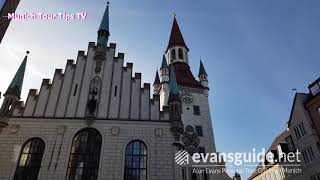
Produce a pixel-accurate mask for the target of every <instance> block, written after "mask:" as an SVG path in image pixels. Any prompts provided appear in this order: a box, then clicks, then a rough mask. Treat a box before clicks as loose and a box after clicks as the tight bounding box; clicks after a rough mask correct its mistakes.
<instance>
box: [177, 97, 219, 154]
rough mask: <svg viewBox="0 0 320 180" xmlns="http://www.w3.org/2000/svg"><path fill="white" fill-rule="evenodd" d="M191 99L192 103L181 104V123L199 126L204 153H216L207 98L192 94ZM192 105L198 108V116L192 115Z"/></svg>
mask: <svg viewBox="0 0 320 180" xmlns="http://www.w3.org/2000/svg"><path fill="white" fill-rule="evenodd" d="M192 97H193V102H192V103H189V104H187V103H184V102H183V103H182V116H181V118H182V121H183V122H184V125H185V126H186V125H191V126H193V127H194V128H195V126H197V125H199V126H201V127H202V130H203V137H200V146H202V147H205V151H206V152H216V148H215V140H214V136H213V128H212V121H211V115H210V107H209V100H208V97H207V96H205V95H204V94H199V93H192ZM194 105H198V106H200V116H198V115H194V114H193V106H194Z"/></svg>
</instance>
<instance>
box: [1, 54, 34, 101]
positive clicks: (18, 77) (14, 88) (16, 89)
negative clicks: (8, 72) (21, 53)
mask: <svg viewBox="0 0 320 180" xmlns="http://www.w3.org/2000/svg"><path fill="white" fill-rule="evenodd" d="M28 54H29V51H27V55H26V56H25V57H24V59H23V61H22V63H21V65H20V67H19V69H18V71H17V72H16V74H15V75H14V78H13V79H12V81H11V83H10V86H9V87H8V89H7V91H6V93H5V94H4V95H7V94H8V95H9V94H10V95H16V96H18V97H19V98H20V95H21V89H22V84H23V78H24V73H25V71H26V65H27V59H28Z"/></svg>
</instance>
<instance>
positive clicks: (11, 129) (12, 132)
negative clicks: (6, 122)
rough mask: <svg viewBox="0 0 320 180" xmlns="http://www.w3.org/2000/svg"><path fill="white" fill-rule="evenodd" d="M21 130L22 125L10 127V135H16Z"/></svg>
mask: <svg viewBox="0 0 320 180" xmlns="http://www.w3.org/2000/svg"><path fill="white" fill-rule="evenodd" d="M19 129H20V125H18V124H14V125H10V133H11V134H16V133H17V132H18V131H19Z"/></svg>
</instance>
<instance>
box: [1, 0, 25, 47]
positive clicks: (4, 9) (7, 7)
mask: <svg viewBox="0 0 320 180" xmlns="http://www.w3.org/2000/svg"><path fill="white" fill-rule="evenodd" d="M19 2H20V0H0V44H1V41H2V39H3V37H4V35H5V34H6V31H7V29H8V27H9V24H10V22H11V20H9V19H8V18H7V16H8V13H14V12H15V11H16V9H17V7H18V4H19Z"/></svg>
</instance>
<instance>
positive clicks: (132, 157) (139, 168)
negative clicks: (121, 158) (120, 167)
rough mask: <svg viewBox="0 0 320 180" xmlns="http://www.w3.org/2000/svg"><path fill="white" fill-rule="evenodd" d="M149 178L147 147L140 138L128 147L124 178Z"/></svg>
mask: <svg viewBox="0 0 320 180" xmlns="http://www.w3.org/2000/svg"><path fill="white" fill-rule="evenodd" d="M133 179H134V180H146V179H147V147H146V145H145V144H144V143H143V142H142V141H139V140H135V141H131V142H130V143H129V144H128V145H127V148H126V158H125V165H124V180H133Z"/></svg>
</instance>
